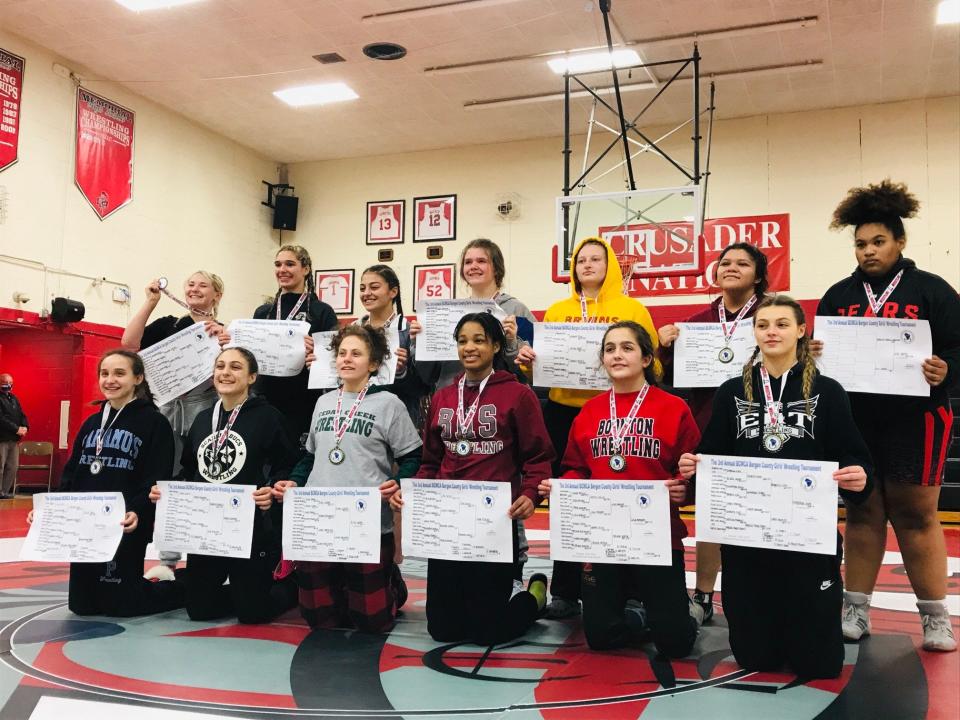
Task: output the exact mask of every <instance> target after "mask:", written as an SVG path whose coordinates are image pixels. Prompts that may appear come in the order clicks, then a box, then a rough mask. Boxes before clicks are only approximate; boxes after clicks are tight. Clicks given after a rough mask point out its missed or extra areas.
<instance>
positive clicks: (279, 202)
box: [273, 195, 300, 230]
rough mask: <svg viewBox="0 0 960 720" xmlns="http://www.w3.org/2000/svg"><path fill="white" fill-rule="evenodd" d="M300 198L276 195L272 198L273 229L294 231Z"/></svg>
mask: <svg viewBox="0 0 960 720" xmlns="http://www.w3.org/2000/svg"><path fill="white" fill-rule="evenodd" d="M299 206H300V198H298V197H294V196H293V195H276V196H274V198H273V229H274V230H296V229H297V208H298V207H299Z"/></svg>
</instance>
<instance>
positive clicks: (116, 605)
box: [67, 527, 184, 617]
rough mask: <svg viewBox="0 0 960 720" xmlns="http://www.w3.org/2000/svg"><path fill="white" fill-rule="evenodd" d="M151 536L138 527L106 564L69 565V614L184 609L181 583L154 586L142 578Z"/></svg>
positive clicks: (122, 614)
mask: <svg viewBox="0 0 960 720" xmlns="http://www.w3.org/2000/svg"><path fill="white" fill-rule="evenodd" d="M150 534H151V531H150V529H149V528H146V527H142V528H141V527H138V528H137V529H136V530H135V531H134V532H132V533H130V534H128V535H124V536H123V538H122V539H121V540H120V546H119V547H118V548H117V553H116V555H114V556H113V560H112V561H110V562H108V563H70V584H69V591H68V594H67V604H68V606H69V608H70V611H71V612H73V613H74V614H76V615H109V616H112V617H133V616H135V615H153V614H154V613H160V612H166V611H167V610H174V609H176V608H180V607H183V600H184V587H183V583H181V582H180V581H178V580H173V581H165V582H157V583H153V582H150V581H149V580H145V579H144V578H143V559H144V556H145V555H146V550H147V545H148V544H149V542H150Z"/></svg>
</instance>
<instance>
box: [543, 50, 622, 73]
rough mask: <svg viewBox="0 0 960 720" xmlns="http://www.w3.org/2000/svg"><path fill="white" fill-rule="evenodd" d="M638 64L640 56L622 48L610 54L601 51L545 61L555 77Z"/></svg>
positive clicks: (606, 51)
mask: <svg viewBox="0 0 960 720" xmlns="http://www.w3.org/2000/svg"><path fill="white" fill-rule="evenodd" d="M638 64H640V55H639V54H638V53H637V51H636V50H629V49H626V48H622V49H620V50H614V51H613V52H610V51H608V50H602V51H600V52H590V53H583V54H582V55H567V56H565V57H561V58H556V59H554V60H547V65H549V66H550V69H551V70H553V71H554V72H555V73H556V74H557V75H563V74H564V73H570V74H571V75H578V74H580V73H591V72H602V71H603V70H609V69H610V67H611V65H612V66H613V67H618V68H621V67H628V66H630V65H638Z"/></svg>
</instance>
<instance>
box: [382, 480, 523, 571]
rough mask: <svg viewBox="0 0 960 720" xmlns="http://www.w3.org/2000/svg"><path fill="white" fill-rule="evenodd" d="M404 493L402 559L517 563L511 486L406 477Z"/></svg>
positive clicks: (401, 482) (499, 483)
mask: <svg viewBox="0 0 960 720" xmlns="http://www.w3.org/2000/svg"><path fill="white" fill-rule="evenodd" d="M400 488H401V490H402V492H403V554H404V555H408V556H410V557H420V558H433V559H435V560H479V561H483V562H505V563H509V562H513V522H512V521H511V519H510V516H509V515H508V514H507V513H508V512H509V510H510V505H511V504H512V500H511V495H510V483H505V482H503V483H501V482H481V481H479V480H477V481H471V480H418V479H414V478H406V479H404V480H401V481H400Z"/></svg>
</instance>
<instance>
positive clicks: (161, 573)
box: [143, 563, 176, 582]
mask: <svg viewBox="0 0 960 720" xmlns="http://www.w3.org/2000/svg"><path fill="white" fill-rule="evenodd" d="M143 576H144V577H145V578H146V579H147V580H156V581H158V582H166V581H168V580H174V579H175V577H176V576H175V575H174V574H173V568H172V567H170V566H169V565H164V564H163V563H160V564H158V565H154V566H153V567H152V568H150V569H149V570H147V571H146V572H145V573H144V574H143Z"/></svg>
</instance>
